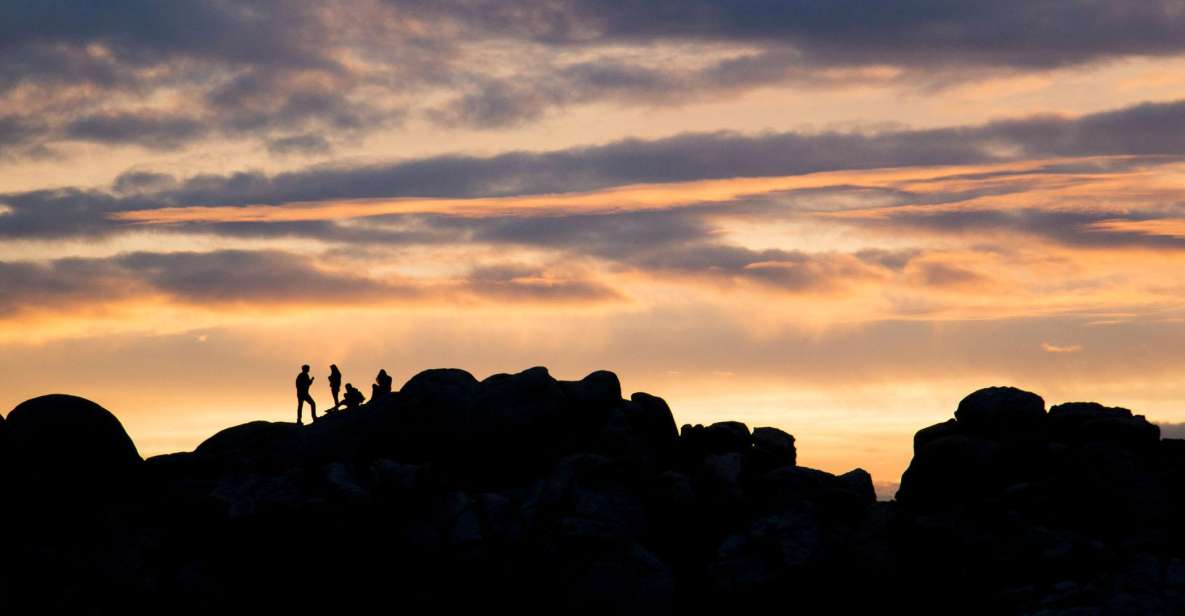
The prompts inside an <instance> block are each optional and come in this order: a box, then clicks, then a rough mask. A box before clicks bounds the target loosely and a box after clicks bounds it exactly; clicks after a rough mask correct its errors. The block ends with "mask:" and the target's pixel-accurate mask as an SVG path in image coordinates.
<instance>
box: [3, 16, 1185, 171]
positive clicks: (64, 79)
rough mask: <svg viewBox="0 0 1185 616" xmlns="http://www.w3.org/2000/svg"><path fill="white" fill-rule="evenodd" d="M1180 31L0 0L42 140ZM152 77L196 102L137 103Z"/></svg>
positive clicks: (433, 106)
mask: <svg viewBox="0 0 1185 616" xmlns="http://www.w3.org/2000/svg"><path fill="white" fill-rule="evenodd" d="M1183 33H1185V10H1182V6H1181V2H1180V0H1149V1H1146V2H1141V3H1137V4H1133V3H1128V4H1125V5H1115V4H1107V3H1098V2H1093V1H1091V0H1066V1H1064V2H1057V3H1050V2H1042V3H1033V2H1026V1H1024V0H1005V1H1002V2H993V3H988V4H984V3H959V2H938V3H935V2H932V1H929V0H909V1H907V2H903V3H900V2H899V3H894V5H893V7H892V8H891V9H888V8H886V7H885V5H884V4H883V3H880V2H878V1H877V0H843V1H841V2H832V3H826V4H822V3H819V2H817V1H815V0H794V1H789V2H784V1H781V0H778V1H774V0H749V1H744V2H726V1H724V0H690V1H687V2H684V1H682V0H679V1H676V0H660V1H658V2H632V1H630V2H619V3H605V2H599V1H592V0H564V1H561V2H553V1H551V0H525V1H522V2H509V3H508V2H501V1H496V0H442V1H440V2H432V3H425V2H420V1H419V0H386V1H385V2H373V1H371V0H336V1H334V2H330V3H325V4H316V5H301V6H294V5H293V4H292V3H289V2H283V1H280V0H259V1H250V2H248V1H246V0H222V1H215V0H178V1H176V2H169V3H167V4H161V3H154V2H149V1H147V0H130V1H129V2H120V3H101V4H96V3H93V2H84V1H82V0H53V1H49V2H16V3H5V4H4V5H3V6H0V40H2V41H4V42H3V48H2V50H3V53H2V54H0V101H3V102H5V103H7V105H8V106H9V107H10V108H12V109H22V110H23V112H24V113H26V114H32V113H37V114H38V115H39V116H40V118H41V120H42V124H40V125H38V126H36V127H35V130H33V131H32V132H29V133H27V134H24V135H23V136H22V137H21V139H22V141H23V142H25V143H26V144H27V145H34V144H42V145H44V144H46V143H50V142H54V141H60V140H85V141H99V142H102V143H119V144H138V145H143V146H146V147H151V148H164V147H172V145H174V144H178V143H187V142H191V141H194V140H198V139H202V138H205V137H208V136H209V135H214V134H217V135H220V136H222V137H223V138H224V139H259V140H262V141H264V142H267V141H269V140H275V139H284V138H287V137H290V136H292V135H296V134H303V133H307V132H309V131H311V130H335V131H347V132H348V131H355V132H361V131H366V130H373V129H376V128H380V127H388V126H393V125H396V124H397V123H398V122H399V121H401V120H402V118H403V117H404V116H405V115H407V114H408V113H412V114H413V115H416V116H424V117H428V118H430V119H432V120H434V121H436V122H438V123H448V124H449V125H455V124H458V123H460V124H465V125H469V126H476V127H479V128H506V127H512V126H516V125H519V124H522V123H524V122H530V121H534V120H536V119H538V118H541V117H544V116H546V115H547V114H548V113H549V112H550V111H552V110H554V109H558V108H563V107H566V106H570V105H587V104H592V103H597V102H608V103H611V104H615V105H628V106H635V105H639V104H642V105H684V104H686V103H687V102H688V101H689V100H694V99H704V98H708V99H710V98H720V97H728V96H734V95H736V94H739V93H743V92H746V91H749V90H752V89H754V88H759V87H765V86H769V85H779V84H790V83H793V84H798V85H800V86H804V87H832V86H846V85H850V84H852V83H865V84H866V83H869V82H870V81H873V80H876V81H881V82H892V83H897V84H916V85H923V86H926V87H932V86H934V85H941V84H945V83H953V82H959V81H962V80H966V79H971V78H975V77H977V76H981V75H982V74H983V73H984V72H1018V71H1045V70H1049V69H1051V68H1057V67H1065V66H1075V65H1083V64H1090V63H1099V62H1104V61H1108V60H1115V59H1120V58H1127V57H1138V56H1146V57H1157V56H1167V55H1180V54H1182V53H1183V52H1185V42H1183V41H1185V36H1182V34H1183ZM664 49H665V50H676V49H677V50H683V53H681V54H679V55H680V56H681V57H682V58H684V60H683V61H681V62H671V61H670V60H669V54H665V53H662V51H663V50H664ZM687 49H692V50H694V53H690V54H689V53H687V52H686V50H687ZM491 61H496V63H497V64H498V65H499V67H500V70H499V71H496V72H493V71H489V70H486V69H487V68H488V65H489V64H490V62H491ZM156 95H159V96H156ZM6 97H12V100H5V98H6ZM154 98H155V99H159V100H173V101H176V100H181V101H184V103H183V104H182V103H178V104H176V105H174V106H173V107H172V108H155V109H152V110H144V109H140V108H138V105H139V104H140V101H145V100H153V99H154ZM45 100H51V101H54V104H52V105H42V104H41V101H45ZM99 100H102V101H104V102H103V104H101V105H100V104H99V103H97V102H95V101H99ZM405 106H406V107H407V108H404V107H405ZM38 107H39V108H38ZM95 116H100V117H95ZM107 116H109V117H107ZM194 122H196V123H197V124H194ZM133 126H144V127H146V128H148V129H149V130H147V131H146V132H141V131H133V130H127V129H128V128H129V127H133ZM2 133H3V130H2V129H0V134H2ZM138 135H143V136H142V137H139V138H137V136H138ZM1087 138H1089V137H1087ZM2 142H3V137H2V136H0V143H2ZM282 153H283V152H281V154H282Z"/></svg>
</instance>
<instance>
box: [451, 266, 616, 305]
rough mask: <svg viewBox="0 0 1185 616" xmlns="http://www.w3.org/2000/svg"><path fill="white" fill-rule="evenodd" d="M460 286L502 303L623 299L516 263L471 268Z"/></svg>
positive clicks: (597, 287) (575, 279) (587, 282)
mask: <svg viewBox="0 0 1185 616" xmlns="http://www.w3.org/2000/svg"><path fill="white" fill-rule="evenodd" d="M463 286H464V288H465V289H466V291H467V292H468V293H472V294H474V295H477V296H479V297H483V298H486V299H494V300H498V301H505V302H527V303H579V304H588V303H597V302H603V301H609V300H621V299H623V297H622V295H621V294H619V293H617V292H616V291H614V290H613V289H611V288H609V287H607V286H605V285H602V284H600V283H597V282H594V281H592V280H587V279H581V278H578V277H574V276H570V275H558V276H557V275H555V274H551V273H549V272H546V271H544V270H543V269H541V268H538V267H531V266H525V265H519V264H500V265H488V266H482V267H477V268H474V269H473V270H472V271H470V272H469V274H468V275H467V276H466V277H465V279H464V283H463Z"/></svg>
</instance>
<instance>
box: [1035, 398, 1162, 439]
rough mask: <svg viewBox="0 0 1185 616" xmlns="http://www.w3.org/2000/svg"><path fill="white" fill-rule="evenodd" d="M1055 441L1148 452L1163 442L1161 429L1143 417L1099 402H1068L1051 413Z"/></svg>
mask: <svg viewBox="0 0 1185 616" xmlns="http://www.w3.org/2000/svg"><path fill="white" fill-rule="evenodd" d="M1049 432H1050V436H1051V438H1053V439H1056V440H1060V441H1065V442H1069V443H1086V442H1094V443H1104V444H1112V445H1115V446H1119V447H1123V448H1127V449H1133V450H1141V451H1148V450H1152V449H1154V448H1156V446H1157V443H1158V442H1159V441H1160V428H1159V427H1158V426H1157V425H1156V424H1153V423H1151V422H1149V421H1148V420H1147V419H1145V418H1144V416H1143V415H1133V414H1132V412H1131V411H1129V410H1128V409H1125V408H1120V407H1110V406H1103V405H1101V404H1099V403H1097V402H1067V403H1065V404H1058V405H1056V406H1054V407H1053V408H1051V409H1049Z"/></svg>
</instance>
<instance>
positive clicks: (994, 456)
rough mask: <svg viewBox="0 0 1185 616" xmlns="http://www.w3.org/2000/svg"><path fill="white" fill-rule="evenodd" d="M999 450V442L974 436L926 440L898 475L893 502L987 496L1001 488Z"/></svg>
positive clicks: (951, 501)
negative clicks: (895, 498) (897, 485)
mask: <svg viewBox="0 0 1185 616" xmlns="http://www.w3.org/2000/svg"><path fill="white" fill-rule="evenodd" d="M1000 451H1001V447H1000V445H999V443H996V442H995V441H992V440H989V439H985V438H979V437H974V436H965V435H952V436H944V437H942V438H938V439H935V440H933V441H930V442H929V443H927V444H926V446H925V447H923V448H922V450H921V451H919V452H918V453H917V454H916V455H915V456H914V457H913V460H911V461H910V463H909V467H908V468H906V469H905V473H904V474H903V475H901V487H900V488H898V490H897V501H899V502H901V503H903V504H908V505H921V506H943V505H955V504H961V503H965V502H967V501H970V500H975V499H979V498H985V497H989V496H991V495H992V494H994V493H996V492H998V491H999V490H1000V489H1002V488H1003V486H1002V485H1001V482H1002V481H1003V479H1002V478H1001V476H1000V474H1001V468H1000V465H999V462H1000V459H1001V454H1000Z"/></svg>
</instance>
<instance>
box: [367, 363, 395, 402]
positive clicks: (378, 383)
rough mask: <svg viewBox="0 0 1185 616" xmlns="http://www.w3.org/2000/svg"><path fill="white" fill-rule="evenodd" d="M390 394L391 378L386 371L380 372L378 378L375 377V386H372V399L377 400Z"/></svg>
mask: <svg viewBox="0 0 1185 616" xmlns="http://www.w3.org/2000/svg"><path fill="white" fill-rule="evenodd" d="M389 393H391V376H390V375H388V374H387V371H386V370H379V374H378V376H376V377H374V384H373V385H371V386H370V399H371V400H376V399H378V398H379V396H385V395H387V394H389Z"/></svg>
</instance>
